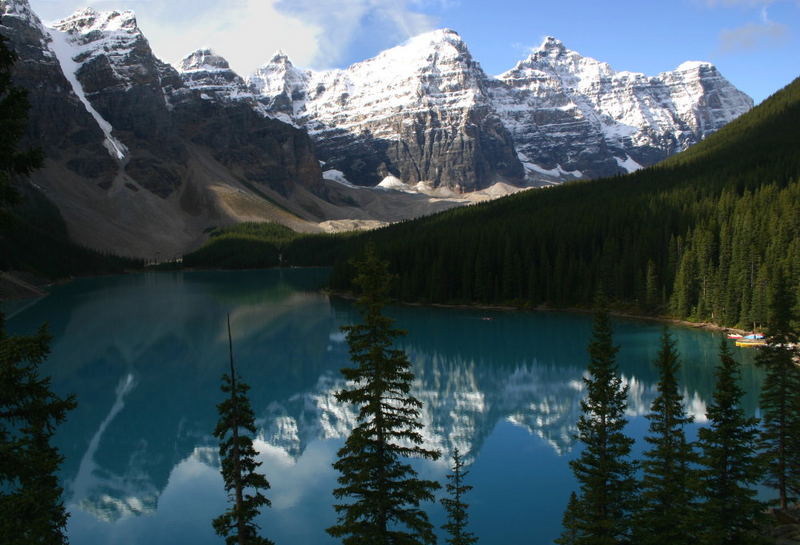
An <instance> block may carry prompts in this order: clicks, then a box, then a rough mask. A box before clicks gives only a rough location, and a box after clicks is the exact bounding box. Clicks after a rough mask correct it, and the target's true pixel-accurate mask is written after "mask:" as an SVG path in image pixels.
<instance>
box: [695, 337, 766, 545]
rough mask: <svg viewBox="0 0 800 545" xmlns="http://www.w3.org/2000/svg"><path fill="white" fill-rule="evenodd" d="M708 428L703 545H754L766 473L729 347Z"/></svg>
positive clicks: (703, 432) (703, 444)
mask: <svg viewBox="0 0 800 545" xmlns="http://www.w3.org/2000/svg"><path fill="white" fill-rule="evenodd" d="M716 375H717V382H716V387H715V390H714V397H713V401H712V403H711V404H710V405H709V406H708V410H707V412H706V416H707V417H708V420H709V425H708V427H705V428H701V429H700V431H699V437H700V438H699V444H700V448H701V451H702V453H701V456H700V466H701V468H700V495H701V497H702V498H703V499H704V502H703V503H702V504H701V506H700V515H701V518H700V520H701V523H702V527H703V532H702V533H701V536H700V543H701V544H703V545H754V544H756V543H759V542H760V541H759V538H758V528H759V524H760V521H761V519H762V517H763V512H762V511H763V505H762V504H761V503H760V502H759V501H758V500H757V499H756V497H755V496H756V491H755V489H754V488H755V485H756V484H757V483H758V482H759V481H760V480H761V477H762V475H763V468H762V466H761V464H760V460H759V457H758V450H757V449H758V430H757V423H758V421H757V419H755V418H747V417H745V415H744V411H743V410H742V407H741V399H742V395H743V394H744V392H743V391H742V389H741V387H740V386H739V375H740V370H739V364H738V363H737V362H736V360H734V359H733V357H732V356H731V354H730V352H729V350H728V347H727V344H726V342H725V341H724V340H723V341H722V343H721V347H720V364H719V366H718V367H717V371H716Z"/></svg>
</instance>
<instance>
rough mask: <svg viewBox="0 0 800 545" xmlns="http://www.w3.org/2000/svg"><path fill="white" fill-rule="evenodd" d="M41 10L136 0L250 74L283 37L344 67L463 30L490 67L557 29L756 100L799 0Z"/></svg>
mask: <svg viewBox="0 0 800 545" xmlns="http://www.w3.org/2000/svg"><path fill="white" fill-rule="evenodd" d="M30 2H31V5H32V6H33V8H34V10H35V11H36V12H37V13H38V14H39V15H40V16H41V18H42V19H43V20H45V21H51V20H54V19H58V18H61V17H65V16H67V15H69V14H70V13H72V12H73V11H74V10H75V9H78V8H80V7H84V6H86V5H92V6H93V7H95V8H97V9H133V10H134V11H136V13H137V17H138V20H139V24H140V26H141V27H142V29H143V31H144V32H145V34H146V35H147V37H148V38H149V39H150V42H151V44H152V46H153V49H154V50H155V52H156V54H157V55H159V56H160V57H161V58H163V59H164V60H166V61H169V62H176V61H177V60H178V59H180V58H181V57H182V56H183V55H184V54H186V53H189V52H190V51H191V50H193V49H195V48H197V47H212V48H214V49H215V50H217V51H218V52H219V53H220V54H222V55H223V56H225V57H226V58H227V59H228V60H229V61H230V62H231V65H232V66H233V68H234V69H236V70H237V71H238V72H240V73H241V74H243V75H247V74H249V73H250V72H252V71H253V70H254V69H255V68H256V67H257V66H259V65H260V64H263V63H264V62H266V61H267V60H268V59H269V58H270V57H271V55H272V53H273V52H275V51H276V50H278V49H281V50H283V51H285V52H286V53H287V54H288V55H289V57H290V58H291V59H292V61H293V62H294V63H295V64H296V65H298V66H301V67H304V68H332V67H345V66H347V65H349V64H351V63H353V62H357V61H360V60H363V59H366V58H369V57H371V56H373V55H375V54H376V53H378V52H379V51H381V50H383V49H386V48H388V47H391V46H393V45H397V44H400V43H402V42H404V41H405V40H406V39H408V38H409V37H411V36H413V35H415V34H418V33H420V32H425V31H427V30H432V29H435V28H442V27H448V28H452V29H455V30H456V31H458V32H459V33H460V34H461V36H462V37H463V38H464V40H465V41H466V42H467V44H468V45H469V48H470V50H471V52H472V54H473V56H474V57H475V58H476V59H477V60H478V61H479V62H480V63H481V65H482V66H483V68H484V70H485V71H486V72H487V73H489V74H498V73H501V72H503V71H505V70H508V69H509V68H511V67H513V66H514V64H515V63H516V62H517V61H518V60H521V59H523V58H525V57H526V56H527V55H528V53H529V52H530V49H531V48H532V47H536V46H537V45H538V44H539V43H540V42H541V40H542V38H543V37H544V36H547V35H552V36H555V37H557V38H559V39H560V40H561V41H563V42H564V44H565V45H566V46H567V47H568V48H569V49H573V50H575V51H578V52H580V53H581V54H583V55H586V56H589V57H594V58H596V59H599V60H602V61H605V62H608V63H609V64H611V66H612V67H613V68H615V69H616V70H630V71H636V72H644V73H646V74H648V75H655V74H657V73H659V72H663V71H665V70H671V69H673V68H675V67H677V66H678V65H679V64H680V63H681V62H683V61H686V60H706V61H710V62H713V63H714V64H716V65H717V67H718V68H719V69H720V71H721V72H722V74H723V75H724V76H725V77H727V78H728V79H729V80H730V81H731V82H732V83H733V84H734V85H736V86H737V87H739V88H740V89H742V90H743V91H745V92H746V93H748V94H749V95H751V96H752V97H753V98H754V99H755V101H756V102H760V101H761V100H763V99H764V98H766V97H767V96H768V95H769V94H771V93H773V92H774V91H776V90H778V89H779V88H781V87H783V86H784V85H786V84H788V83H789V82H790V81H792V80H793V79H794V78H795V77H797V76H799V75H800V36H798V33H800V0H668V1H667V0H611V1H607V2H598V1H585V0H555V1H553V0H549V1H538V0H506V1H500V0H496V1H494V2H490V1H486V0H227V1H226V2H219V1H218V0H99V1H97V0H95V1H94V2H86V1H85V0H30Z"/></svg>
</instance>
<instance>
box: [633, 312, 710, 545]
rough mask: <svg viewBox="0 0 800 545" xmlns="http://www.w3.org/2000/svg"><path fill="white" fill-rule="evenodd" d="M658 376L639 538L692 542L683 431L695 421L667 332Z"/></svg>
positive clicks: (666, 544)
mask: <svg viewBox="0 0 800 545" xmlns="http://www.w3.org/2000/svg"><path fill="white" fill-rule="evenodd" d="M655 365H656V368H657V369H658V373H659V381H658V396H657V397H656V399H655V400H654V401H653V405H652V408H651V413H650V414H649V415H648V416H647V418H648V420H650V429H649V433H648V435H647V436H646V437H645V441H647V443H648V444H649V445H650V450H647V451H646V452H645V453H644V460H643V461H642V469H643V477H642V481H641V483H640V502H639V509H638V510H637V516H636V517H635V528H636V531H635V539H634V541H635V542H636V543H638V544H641V545H662V544H663V545H673V544H675V543H681V542H694V541H695V537H694V535H695V531H694V524H693V522H694V521H695V520H696V518H695V513H694V510H693V507H694V497H693V494H692V485H693V482H692V472H691V471H690V465H691V463H692V461H693V456H692V452H691V447H690V446H689V445H688V444H687V442H686V435H685V433H684V428H685V426H686V425H687V424H689V423H691V422H692V420H693V419H692V418H691V417H689V416H687V415H686V412H685V410H684V408H683V402H682V397H681V394H680V393H679V391H678V379H677V375H678V370H679V368H680V362H679V361H678V354H677V352H676V351H675V343H674V341H673V340H672V338H671V337H670V335H669V332H668V331H667V329H666V328H664V332H663V333H662V336H661V349H660V351H659V353H658V358H657V359H656V362H655Z"/></svg>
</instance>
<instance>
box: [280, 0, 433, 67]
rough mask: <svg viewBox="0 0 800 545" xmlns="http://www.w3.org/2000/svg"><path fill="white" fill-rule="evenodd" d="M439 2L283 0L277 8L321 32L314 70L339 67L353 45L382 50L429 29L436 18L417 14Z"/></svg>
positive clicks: (425, 0)
mask: <svg viewBox="0 0 800 545" xmlns="http://www.w3.org/2000/svg"><path fill="white" fill-rule="evenodd" d="M441 1H442V0H283V1H281V2H280V3H278V4H277V6H278V8H279V9H281V10H283V11H285V12H286V13H291V14H294V15H296V16H297V17H298V18H300V19H302V20H304V21H309V22H310V23H311V24H314V25H317V26H318V27H320V28H322V29H323V32H322V33H321V35H320V44H319V45H320V47H319V51H318V54H317V56H316V57H315V59H314V65H315V66H317V67H331V66H338V65H341V63H342V61H343V60H345V59H346V56H347V55H348V52H349V49H350V47H352V46H353V44H356V43H364V42H368V43H379V44H380V45H381V46H382V47H385V46H389V45H394V44H397V43H399V42H402V41H405V40H406V39H408V38H410V37H412V36H415V35H417V34H420V33H422V32H426V31H429V30H432V29H434V28H435V26H436V19H435V18H434V17H432V16H430V15H427V14H425V13H422V12H421V11H419V10H420V9H422V8H424V7H425V6H440V7H441V5H440V3H441Z"/></svg>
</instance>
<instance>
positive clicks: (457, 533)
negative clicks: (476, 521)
mask: <svg viewBox="0 0 800 545" xmlns="http://www.w3.org/2000/svg"><path fill="white" fill-rule="evenodd" d="M468 473H469V471H464V460H463V459H462V458H461V455H460V453H459V452H458V449H457V448H456V449H455V451H454V452H453V468H452V472H451V473H450V474H449V475H448V476H447V481H448V482H447V485H446V487H445V488H446V489H447V493H448V494H449V497H447V498H442V500H441V502H442V505H443V506H444V508H445V510H446V511H447V524H444V525H443V526H442V529H444V530H445V531H447V533H448V534H449V535H450V537H449V538H447V542H448V543H449V544H450V545H472V544H473V543H477V542H478V538H477V537H475V534H473V533H472V532H468V531H467V521H468V520H469V514H468V513H467V508H468V507H469V504H467V503H465V502H464V494H466V493H467V492H469V491H470V490H472V487H471V486H469V485H466V484H464V477H466V476H467V474H468Z"/></svg>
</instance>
